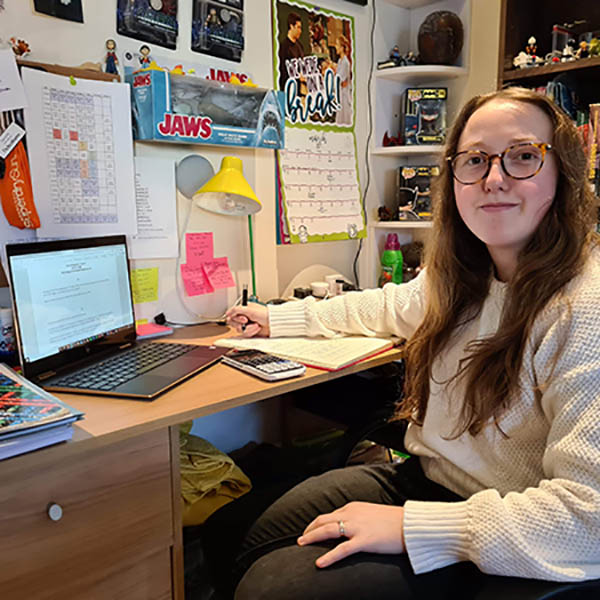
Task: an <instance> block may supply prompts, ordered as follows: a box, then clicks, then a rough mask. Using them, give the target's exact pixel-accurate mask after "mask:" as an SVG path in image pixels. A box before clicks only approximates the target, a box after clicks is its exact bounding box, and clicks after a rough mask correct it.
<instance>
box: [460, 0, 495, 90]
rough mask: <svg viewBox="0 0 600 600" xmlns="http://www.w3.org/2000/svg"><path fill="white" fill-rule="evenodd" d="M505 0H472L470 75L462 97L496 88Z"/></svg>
mask: <svg viewBox="0 0 600 600" xmlns="http://www.w3.org/2000/svg"><path fill="white" fill-rule="evenodd" d="M501 5H502V0H471V30H470V33H471V49H470V54H469V76H468V78H467V82H466V84H465V86H464V88H463V98H462V101H463V102H465V101H466V100H468V99H469V98H470V97H471V96H474V95H475V94H481V93H485V92H491V91H493V90H495V89H496V79H497V73H498V52H499V45H500V8H501Z"/></svg>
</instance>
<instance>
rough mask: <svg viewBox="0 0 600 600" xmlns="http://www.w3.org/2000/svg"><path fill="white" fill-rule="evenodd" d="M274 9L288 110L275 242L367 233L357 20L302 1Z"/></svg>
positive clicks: (278, 83)
mask: <svg viewBox="0 0 600 600" xmlns="http://www.w3.org/2000/svg"><path fill="white" fill-rule="evenodd" d="M272 12H273V75H274V80H275V87H276V89H279V90H281V91H283V92H284V95H285V110H286V114H285V135H286V144H285V149H284V150H280V151H279V153H278V190H279V198H278V207H279V219H278V236H277V237H278V241H279V242H280V243H284V244H285V243H292V244H295V243H309V242H321V241H335V240H344V239H353V238H362V237H365V236H366V224H365V218H364V207H363V203H362V194H361V190H360V182H359V177H358V170H357V160H356V137H355V133H354V121H355V117H354V105H355V91H354V85H353V82H354V80H355V73H354V64H355V60H354V20H353V18H352V17H349V16H347V15H344V14H341V13H338V12H335V11H330V10H327V9H323V8H321V7H317V6H312V5H311V4H308V3H306V2H301V1H299V0H293V1H292V0H273V2H272ZM288 240H289V241H288Z"/></svg>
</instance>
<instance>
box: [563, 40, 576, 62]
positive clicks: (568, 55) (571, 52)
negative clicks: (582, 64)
mask: <svg viewBox="0 0 600 600" xmlns="http://www.w3.org/2000/svg"><path fill="white" fill-rule="evenodd" d="M575 59H576V57H575V40H574V39H570V40H569V41H568V42H567V45H566V46H565V47H564V48H563V51H562V57H561V59H560V60H561V62H569V61H571V60H575Z"/></svg>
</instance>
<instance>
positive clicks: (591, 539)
mask: <svg viewBox="0 0 600 600" xmlns="http://www.w3.org/2000/svg"><path fill="white" fill-rule="evenodd" d="M425 278H426V273H422V274H421V275H420V276H419V277H417V278H416V279H414V280H413V281H411V282H409V283H406V284H402V285H395V284H391V283H390V284H387V285H386V286H385V287H384V288H383V289H378V290H367V291H365V292H358V293H357V292H354V293H349V294H345V295H343V296H341V297H338V298H333V299H331V300H326V301H324V302H315V301H314V299H312V298H310V299H307V300H305V301H302V302H290V303H287V304H285V305H281V306H273V307H270V308H269V323H270V328H271V336H273V337H275V336H298V335H306V336H317V335H323V336H332V335H334V334H335V333H336V332H347V333H355V334H362V335H368V336H372V335H377V334H394V335H397V336H401V337H410V336H411V334H412V333H413V332H414V331H415V329H416V327H417V326H418V324H419V323H420V321H421V320H422V318H423V315H424V308H425V301H424V287H425V285H424V284H425ZM567 291H568V294H567V295H568V297H569V301H570V304H571V310H570V311H569V310H568V308H567V307H566V305H565V303H564V301H563V302H561V301H560V300H558V299H555V300H553V301H551V302H550V304H549V306H547V307H546V309H545V310H544V311H543V313H542V314H540V315H539V316H538V318H537V320H536V322H535V324H534V328H533V331H532V334H531V336H530V338H529V340H528V341H527V347H526V349H525V352H524V356H523V366H522V371H521V381H520V383H521V392H520V394H519V396H518V398H515V401H514V403H513V404H512V407H511V409H510V411H509V412H508V413H506V414H505V415H504V416H503V417H502V418H501V420H500V426H501V427H502V430H503V431H504V432H505V433H506V434H508V438H503V437H502V435H501V434H500V433H499V432H498V430H497V428H496V427H495V426H494V425H493V424H490V425H489V426H488V427H487V428H485V429H484V431H483V432H482V433H480V434H479V435H477V436H476V437H472V436H470V435H469V434H464V435H462V436H461V437H459V438H458V439H453V440H448V439H444V437H446V438H447V437H448V436H449V434H451V433H452V430H453V423H454V420H453V419H454V417H455V415H457V414H458V412H459V407H460V404H461V399H462V392H463V390H462V389H461V386H460V384H458V385H455V386H444V385H443V382H444V381H445V380H447V379H448V378H449V377H450V376H452V375H454V373H455V372H456V369H457V365H458V361H459V360H460V358H461V357H462V356H463V355H464V348H465V345H466V344H467V343H468V342H469V341H470V340H473V339H476V338H480V337H483V336H486V335H489V334H491V333H493V332H494V331H495V330H496V328H497V327H498V323H499V319H500V314H501V311H502V306H503V302H504V295H505V292H506V284H503V283H500V282H499V281H496V280H493V281H492V282H491V285H490V291H489V295H488V297H487V299H486V301H485V303H484V305H483V307H482V310H481V313H480V315H479V317H478V318H476V319H474V320H473V321H471V322H470V323H469V324H468V325H467V326H465V327H464V328H463V329H462V330H461V331H460V332H459V333H458V334H457V335H456V337H455V338H454V342H453V344H452V346H451V347H450V348H448V349H447V350H446V351H445V352H444V353H443V356H441V357H440V358H438V359H436V361H435V364H434V365H433V375H434V377H433V381H432V382H431V384H430V387H431V395H430V398H429V403H428V409H427V414H426V417H425V421H424V423H423V426H422V427H418V426H410V427H409V429H408V432H407V434H406V439H405V444H406V447H407V449H408V450H409V452H411V453H413V454H415V455H418V456H420V460H421V463H422V465H423V468H424V471H425V473H426V474H427V476H428V477H429V478H430V479H432V480H433V481H436V482H438V483H440V484H442V485H444V486H445V487H447V488H449V489H451V490H453V491H454V492H456V493H458V494H460V495H461V496H462V497H464V498H467V499H466V500H465V501H462V502H457V503H445V502H417V501H409V502H407V503H406V505H405V512H404V534H405V539H406V547H407V552H408V556H409V559H410V561H411V564H412V566H413V568H414V571H415V572H416V573H424V572H427V571H431V570H433V569H439V568H441V567H444V566H446V565H450V564H452V563H456V562H459V561H464V560H470V561H472V562H474V563H475V564H476V565H477V566H478V567H479V568H480V569H481V570H482V571H483V572H485V573H490V574H497V575H513V576H518V577H532V578H538V579H547V580H556V581H577V580H584V579H594V578H598V577H600V260H599V257H598V253H596V254H594V255H593V257H592V258H591V259H590V260H589V261H588V263H587V265H586V267H585V270H584V272H583V273H582V274H581V275H580V276H578V277H577V278H576V279H574V280H572V281H571V282H570V284H569V285H568V288H567ZM553 361H556V362H555V363H554V362H553ZM553 366H554V368H553ZM535 386H539V390H538V391H534V387H535Z"/></svg>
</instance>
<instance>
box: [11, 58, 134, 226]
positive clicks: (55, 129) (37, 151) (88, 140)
mask: <svg viewBox="0 0 600 600" xmlns="http://www.w3.org/2000/svg"><path fill="white" fill-rule="evenodd" d="M22 78H23V85H24V86H25V91H26V94H27V98H28V100H29V107H28V108H27V109H26V111H25V123H26V127H27V140H28V152H29V160H30V167H31V183H32V186H33V195H34V197H35V199H36V206H37V210H38V213H39V216H40V221H41V227H40V228H39V229H38V232H37V235H38V237H40V238H41V237H85V236H94V235H109V234H112V233H125V234H130V235H131V234H135V233H136V232H137V224H136V206H135V187H134V168H133V141H132V137H131V109H130V100H129V86H128V85H126V84H120V83H114V82H103V81H91V80H85V79H78V80H74V79H73V80H70V79H69V78H68V77H64V76H62V75H53V74H50V73H44V72H42V71H37V70H33V69H25V68H24V69H23V70H22Z"/></svg>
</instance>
